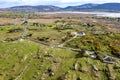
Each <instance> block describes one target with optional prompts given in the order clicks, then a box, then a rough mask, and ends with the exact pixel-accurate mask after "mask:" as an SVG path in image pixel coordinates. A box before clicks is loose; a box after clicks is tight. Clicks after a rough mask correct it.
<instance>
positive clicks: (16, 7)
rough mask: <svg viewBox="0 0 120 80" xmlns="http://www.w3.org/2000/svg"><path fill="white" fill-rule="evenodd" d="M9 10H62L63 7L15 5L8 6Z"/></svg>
mask: <svg viewBox="0 0 120 80" xmlns="http://www.w3.org/2000/svg"><path fill="white" fill-rule="evenodd" d="M8 10H9V11H44V12H49V11H50V12H51V11H60V10H61V8H60V7H57V6H52V5H38V6H14V7H10V8H8Z"/></svg>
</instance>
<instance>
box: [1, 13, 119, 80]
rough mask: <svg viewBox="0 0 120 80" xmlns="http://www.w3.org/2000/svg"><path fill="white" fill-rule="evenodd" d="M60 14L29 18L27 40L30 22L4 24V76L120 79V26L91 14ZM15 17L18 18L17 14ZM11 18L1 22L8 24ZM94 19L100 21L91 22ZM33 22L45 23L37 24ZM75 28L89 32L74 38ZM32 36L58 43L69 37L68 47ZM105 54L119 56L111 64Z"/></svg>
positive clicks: (6, 79) (5, 79) (8, 79)
mask: <svg viewBox="0 0 120 80" xmlns="http://www.w3.org/2000/svg"><path fill="white" fill-rule="evenodd" d="M0 15H1V14H0ZM16 16H23V15H20V14H19V15H16ZM50 16H51V17H50ZM57 16H58V15H57V14H56V15H44V16H43V19H39V18H37V19H34V18H33V19H29V27H28V28H27V34H26V36H25V39H23V41H21V40H20V39H21V36H22V35H23V31H24V29H25V26H26V25H20V24H17V23H16V24H17V25H8V24H7V25H1V26H0V80H120V75H119V74H120V60H119V52H120V42H119V40H120V34H119V33H118V32H117V31H119V28H118V29H117V28H116V27H114V28H115V31H110V28H112V26H110V27H109V26H108V25H104V24H105V21H108V22H109V20H105V21H103V22H104V24H100V23H101V22H102V19H97V18H93V19H92V18H91V16H90V17H88V15H87V17H88V18H87V17H85V16H83V17H80V16H79V15H72V17H73V19H70V18H68V17H70V16H71V14H69V15H64V16H63V14H60V15H59V16H60V17H61V18H60V17H59V18H56V17H57ZM77 16H79V18H77ZM4 17H5V16H4ZM8 17H9V15H8ZM11 17H12V18H14V16H13V15H12V16H11ZM39 17H40V16H39ZM46 18H47V19H46ZM9 19H10V18H9ZM9 19H7V18H6V19H5V21H3V22H1V23H2V24H6V23H7V21H6V20H8V22H10V20H9ZM94 19H96V20H98V22H99V21H100V23H94V22H90V21H92V20H94ZM0 20H2V19H0ZM12 20H14V19H12ZM103 20H104V19H103ZM19 21H20V19H16V22H18V23H20V22H22V21H20V22H19ZM1 23H0V24H1ZM11 23H13V22H12V21H11ZM33 23H37V24H39V25H40V24H45V26H42V27H41V26H35V25H33ZM109 23H110V22H109ZM95 31H97V32H95ZM72 32H85V34H86V35H84V36H80V35H79V36H76V37H75V38H74V36H75V35H72V34H71V33H72ZM93 32H94V33H93ZM30 34H32V35H31V36H29V35H30ZM72 38H73V39H72ZM31 39H33V40H37V41H42V42H45V43H48V44H51V45H53V44H54V45H57V46H58V45H60V44H62V43H64V42H66V41H67V42H66V43H64V45H63V46H65V47H68V48H66V49H65V48H58V47H53V46H47V45H43V44H40V43H36V42H34V41H31ZM70 39H72V40H70ZM69 40H70V41H69ZM70 48H77V49H80V50H83V51H93V52H95V53H97V56H98V57H97V58H94V59H93V58H91V57H90V56H89V55H84V52H82V51H73V50H71V49H70ZM90 53H91V52H90ZM101 53H102V54H101ZM105 55H109V56H112V57H114V58H116V60H115V61H114V63H111V64H110V63H105V62H103V60H102V59H101V56H102V58H103V56H105Z"/></svg>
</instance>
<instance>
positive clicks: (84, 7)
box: [64, 3, 99, 11]
mask: <svg viewBox="0 0 120 80" xmlns="http://www.w3.org/2000/svg"><path fill="white" fill-rule="evenodd" d="M97 5H99V4H91V3H89V4H83V5H79V6H68V7H66V8H64V10H73V11H74V10H84V9H90V8H92V7H95V6H97Z"/></svg>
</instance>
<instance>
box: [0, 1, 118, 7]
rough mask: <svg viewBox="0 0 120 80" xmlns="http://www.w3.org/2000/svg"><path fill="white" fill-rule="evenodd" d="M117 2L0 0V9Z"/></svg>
mask: <svg viewBox="0 0 120 80" xmlns="http://www.w3.org/2000/svg"><path fill="white" fill-rule="evenodd" d="M110 2H119V3H120V0H0V4H1V5H0V7H10V6H13V5H14V6H17V5H56V6H61V7H62V6H63V7H64V6H69V5H81V4H85V3H110Z"/></svg>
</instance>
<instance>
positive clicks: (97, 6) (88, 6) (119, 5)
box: [64, 3, 120, 11]
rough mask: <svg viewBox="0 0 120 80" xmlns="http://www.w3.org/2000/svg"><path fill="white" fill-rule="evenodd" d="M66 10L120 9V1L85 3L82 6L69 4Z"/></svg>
mask: <svg viewBox="0 0 120 80" xmlns="http://www.w3.org/2000/svg"><path fill="white" fill-rule="evenodd" d="M64 9H65V10H67V11H69V10H73V11H83V10H84V11H87V10H88V11H120V3H105V4H84V5H80V6H68V7H66V8H64Z"/></svg>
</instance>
